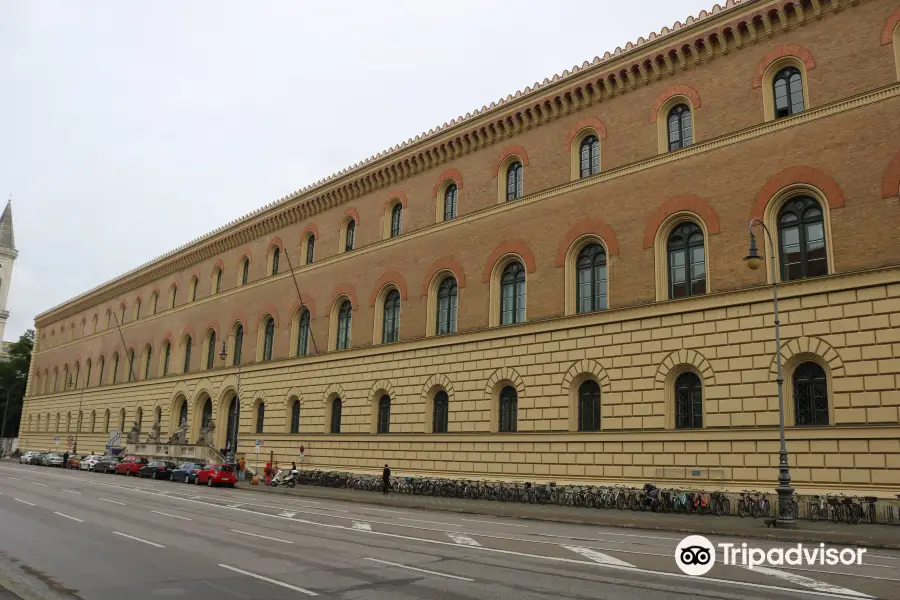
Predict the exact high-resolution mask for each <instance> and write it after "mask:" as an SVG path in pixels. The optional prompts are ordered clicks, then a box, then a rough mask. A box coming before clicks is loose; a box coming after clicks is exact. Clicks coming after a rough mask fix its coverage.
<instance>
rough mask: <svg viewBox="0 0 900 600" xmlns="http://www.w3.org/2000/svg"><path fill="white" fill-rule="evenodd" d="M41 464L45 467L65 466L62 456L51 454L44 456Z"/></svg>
mask: <svg viewBox="0 0 900 600" xmlns="http://www.w3.org/2000/svg"><path fill="white" fill-rule="evenodd" d="M41 464H42V465H44V466H45V467H61V466H62V464H63V457H62V454H57V453H56V452H49V453H47V454H45V455H44V458H43V459H42V460H41Z"/></svg>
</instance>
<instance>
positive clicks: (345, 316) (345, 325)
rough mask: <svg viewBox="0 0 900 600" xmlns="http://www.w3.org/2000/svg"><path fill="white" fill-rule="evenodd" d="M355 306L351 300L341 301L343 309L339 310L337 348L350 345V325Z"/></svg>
mask: <svg viewBox="0 0 900 600" xmlns="http://www.w3.org/2000/svg"><path fill="white" fill-rule="evenodd" d="M352 309H353V306H352V305H351V304H350V301H349V300H344V302H343V303H341V309H340V310H339V311H338V322H337V349H338V350H346V349H347V348H349V347H350V325H351V319H352Z"/></svg>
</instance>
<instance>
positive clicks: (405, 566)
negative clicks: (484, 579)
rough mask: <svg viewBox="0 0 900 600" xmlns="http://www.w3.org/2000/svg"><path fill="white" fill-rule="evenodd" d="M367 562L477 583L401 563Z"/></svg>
mask: <svg viewBox="0 0 900 600" xmlns="http://www.w3.org/2000/svg"><path fill="white" fill-rule="evenodd" d="M366 560H371V561H372V562H377V563H381V564H383V565H388V566H391V567H397V568H398V569H407V570H409V571H418V572H419V573H428V574H429V575H437V576H438V577H447V578H448V579H459V580H461V581H475V580H474V579H469V578H468V577H460V576H459V575H450V574H449V573H438V572H437V571H429V570H428V569H420V568H418V567H410V566H409V565H401V564H400V563H395V562H388V561H386V560H379V559H377V558H367V559H366Z"/></svg>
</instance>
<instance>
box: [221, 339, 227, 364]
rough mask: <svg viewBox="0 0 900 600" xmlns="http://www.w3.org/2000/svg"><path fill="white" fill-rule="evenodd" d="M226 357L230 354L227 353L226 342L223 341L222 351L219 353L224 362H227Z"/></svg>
mask: <svg viewBox="0 0 900 600" xmlns="http://www.w3.org/2000/svg"><path fill="white" fill-rule="evenodd" d="M226 356H228V353H227V352H225V342H224V341H223V342H222V351H221V352H219V358H221V359H222V360H225V357H226Z"/></svg>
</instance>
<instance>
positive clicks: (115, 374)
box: [112, 352, 119, 383]
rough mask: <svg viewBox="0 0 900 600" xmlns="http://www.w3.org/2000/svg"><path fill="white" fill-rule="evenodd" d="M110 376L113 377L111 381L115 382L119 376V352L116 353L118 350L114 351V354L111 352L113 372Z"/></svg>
mask: <svg viewBox="0 0 900 600" xmlns="http://www.w3.org/2000/svg"><path fill="white" fill-rule="evenodd" d="M112 377H113V381H112V382H113V383H115V382H116V380H117V379H118V378H119V353H118V352H116V353H115V354H113V373H112Z"/></svg>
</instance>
